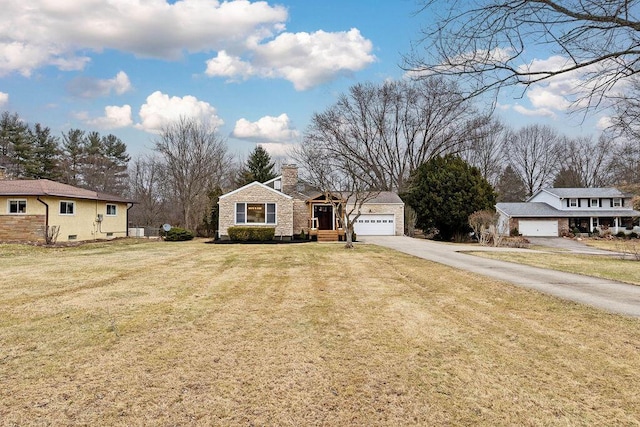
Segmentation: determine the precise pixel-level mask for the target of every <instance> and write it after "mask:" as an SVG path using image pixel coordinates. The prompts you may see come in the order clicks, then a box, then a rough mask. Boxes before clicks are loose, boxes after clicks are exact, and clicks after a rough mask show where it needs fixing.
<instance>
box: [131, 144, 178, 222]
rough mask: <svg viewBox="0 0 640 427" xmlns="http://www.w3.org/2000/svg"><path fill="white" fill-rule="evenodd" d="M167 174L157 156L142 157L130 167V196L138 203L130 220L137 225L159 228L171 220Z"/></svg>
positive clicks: (135, 160)
mask: <svg viewBox="0 0 640 427" xmlns="http://www.w3.org/2000/svg"><path fill="white" fill-rule="evenodd" d="M166 172H167V171H166V169H165V167H164V164H163V163H162V162H161V160H160V159H159V158H158V157H157V156H147V157H142V156H140V157H138V158H136V159H134V161H133V163H132V164H131V165H129V195H130V197H131V198H132V199H133V200H135V201H136V202H137V203H136V204H135V205H134V206H133V207H132V208H131V211H130V214H129V220H130V221H131V222H133V223H134V224H135V225H142V226H154V227H158V226H159V225H160V224H162V223H163V222H165V221H167V220H170V216H171V213H170V212H168V211H169V209H170V207H171V206H170V201H169V200H168V199H167V197H169V196H170V193H169V192H168V191H167V187H166V185H167V179H166ZM167 214H169V215H167ZM168 216H169V217H168Z"/></svg>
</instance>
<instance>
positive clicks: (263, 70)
mask: <svg viewBox="0 0 640 427" xmlns="http://www.w3.org/2000/svg"><path fill="white" fill-rule="evenodd" d="M417 9H418V3H417V1H416V0H322V1H312V0H278V1H271V0H267V1H249V0H237V1H226V2H225V1H216V0H181V1H175V0H170V1H167V0H29V1H24V0H3V2H2V13H1V14H0V111H9V112H10V113H17V114H18V115H19V116H20V117H21V118H22V119H23V120H25V121H26V122H28V123H30V124H34V123H41V124H43V125H45V126H48V127H50V128H51V130H52V132H53V134H54V135H61V134H62V133H64V132H66V131H67V130H69V129H72V128H79V129H84V130H87V131H94V130H95V131H98V132H100V133H101V134H109V133H111V134H114V135H116V136H117V137H119V138H120V139H122V141H123V142H125V143H126V144H127V148H128V151H129V153H130V154H132V155H133V156H134V157H135V156H137V155H144V154H147V153H150V152H151V151H152V150H153V145H154V143H153V141H154V139H156V138H157V137H158V132H159V130H160V129H161V128H162V127H163V126H164V125H166V124H167V123H168V122H170V121H172V120H176V119H177V118H179V117H194V118H196V119H198V120H202V121H203V122H206V123H209V124H211V125H213V126H216V127H217V129H218V132H219V134H220V136H222V137H223V138H225V139H226V140H227V145H228V147H229V151H230V152H231V153H232V154H236V155H238V156H240V157H242V156H245V157H246V155H247V153H248V152H249V151H250V150H252V149H253V148H254V147H255V145H256V144H261V145H263V147H265V148H266V149H267V150H268V151H269V152H270V153H271V154H272V156H280V155H282V154H283V153H286V151H287V149H288V148H289V147H291V145H292V144H297V143H300V142H301V140H302V135H303V133H304V131H305V128H306V127H307V126H308V125H309V122H310V118H311V116H312V115H313V113H314V112H321V111H324V110H325V109H326V108H328V107H329V106H330V105H332V104H333V103H335V102H336V100H337V97H338V96H339V95H340V94H342V93H346V92H347V91H348V89H349V87H350V86H352V85H354V84H357V83H361V82H377V83H380V82H383V81H385V80H387V79H402V78H405V75H406V73H405V71H404V70H403V69H402V67H401V66H402V63H403V55H406V54H408V53H409V52H410V50H411V46H412V44H415V42H416V41H417V40H418V39H419V38H420V29H421V27H423V26H424V25H425V24H426V23H428V21H429V19H430V17H429V16H426V15H424V14H415V12H416V10H417ZM529 54H530V58H531V60H532V61H536V62H535V63H537V64H539V65H541V66H542V65H544V64H547V63H550V62H551V63H553V62H554V61H559V60H561V58H558V57H555V56H553V55H550V54H548V53H544V52H535V51H533V50H532V51H530V52H529ZM576 79H578V80H579V76H575V75H574V76H565V77H563V78H561V79H557V80H554V81H551V82H547V83H545V84H541V85H538V86H536V87H533V88H532V89H531V90H529V91H528V92H526V93H525V94H522V92H521V91H514V92H511V93H506V94H505V93H503V94H502V95H501V97H500V99H499V100H498V104H497V109H496V112H497V114H499V115H500V116H501V118H502V119H503V120H504V121H505V122H506V123H508V124H510V125H511V126H513V127H516V128H517V127H519V126H523V125H526V124H531V123H541V124H548V125H550V126H552V127H554V128H556V129H557V130H559V131H561V132H564V133H567V134H570V135H591V134H594V135H595V134H597V132H598V131H599V129H601V128H602V127H603V126H604V125H605V124H606V122H607V117H606V116H593V117H588V118H586V119H585V118H584V117H576V116H575V115H573V116H567V114H566V111H567V109H568V105H567V102H566V101H565V100H564V98H563V96H564V95H565V94H566V93H567V91H568V90H569V89H570V88H571V86H574V85H575V84H576ZM479 102H482V100H480V101H479ZM487 102H488V101H487Z"/></svg>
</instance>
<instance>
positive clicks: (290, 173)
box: [280, 165, 298, 195]
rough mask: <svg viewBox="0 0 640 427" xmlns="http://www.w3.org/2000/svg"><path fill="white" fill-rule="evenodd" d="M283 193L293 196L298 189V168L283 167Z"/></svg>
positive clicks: (293, 166) (291, 166)
mask: <svg viewBox="0 0 640 427" xmlns="http://www.w3.org/2000/svg"><path fill="white" fill-rule="evenodd" d="M280 170H281V172H282V192H283V193H284V194H288V195H291V194H293V193H294V192H295V191H296V190H297V188H298V166H296V165H282V168H281V169H280Z"/></svg>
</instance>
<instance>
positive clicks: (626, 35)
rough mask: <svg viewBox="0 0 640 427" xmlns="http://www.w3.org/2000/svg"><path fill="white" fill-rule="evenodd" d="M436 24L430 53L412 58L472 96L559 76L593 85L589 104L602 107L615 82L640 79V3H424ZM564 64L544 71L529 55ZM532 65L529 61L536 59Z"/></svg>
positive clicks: (427, 31) (426, 37) (426, 40)
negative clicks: (549, 56)
mask: <svg viewBox="0 0 640 427" xmlns="http://www.w3.org/2000/svg"><path fill="white" fill-rule="evenodd" d="M421 10H422V12H424V13H426V14H429V17H430V22H433V23H434V24H433V25H431V26H428V27H426V28H424V30H423V39H422V43H423V44H424V47H425V49H424V52H422V51H420V52H414V54H413V55H411V56H409V57H408V58H407V64H408V67H409V68H411V69H414V70H416V71H421V72H429V73H433V72H436V73H440V74H444V75H454V76H458V77H461V78H463V79H465V81H466V83H467V84H469V89H470V91H471V94H472V95H477V94H480V93H483V92H486V91H488V90H492V89H500V88H503V87H506V86H522V87H525V88H526V87H528V86H530V85H531V84H533V83H536V82H540V81H543V80H547V79H549V78H551V77H553V76H557V75H561V74H566V73H571V72H576V71H578V72H580V73H582V75H583V76H585V77H586V78H587V80H588V81H587V83H586V84H585V87H584V89H586V95H585V97H584V99H583V101H586V103H585V105H586V106H587V107H588V106H594V105H597V104H598V103H599V102H600V100H601V98H602V96H604V95H605V94H606V93H607V91H608V90H610V89H611V88H612V87H613V86H614V85H616V83H618V82H620V81H622V80H625V79H628V78H629V77H630V76H634V75H635V74H637V73H638V71H639V68H638V65H639V64H640V48H639V46H640V22H639V21H638V19H637V17H638V2H637V1H634V0H631V1H629V0H609V1H584V0H566V1H553V0H528V1H527V0H518V1H512V0H475V1H469V0H452V1H449V2H446V6H444V4H443V2H442V1H438V0H424V1H423V8H422V9H421ZM532 43H535V44H536V45H537V46H538V48H539V49H540V50H545V51H547V52H550V53H553V54H555V55H558V56H559V57H561V58H562V59H563V61H559V62H557V63H556V65H555V66H553V65H545V66H544V67H543V68H541V67H538V66H536V64H534V63H532V62H528V59H527V56H526V53H527V52H526V50H527V49H530V48H531V44H532ZM529 61H530V59H529Z"/></svg>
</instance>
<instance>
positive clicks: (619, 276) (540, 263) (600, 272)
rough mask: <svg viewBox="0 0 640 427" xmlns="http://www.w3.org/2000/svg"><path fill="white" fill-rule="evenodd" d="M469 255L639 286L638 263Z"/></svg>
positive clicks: (548, 255) (558, 254)
mask: <svg viewBox="0 0 640 427" xmlns="http://www.w3.org/2000/svg"><path fill="white" fill-rule="evenodd" d="M468 253H469V254H472V255H476V256H480V257H485V258H492V259H499V260H502V261H510V262H515V263H519V264H525V265H531V266H533V267H542V268H550V269H552V270H558V271H564V272H568V273H577V274H583V275H585V276H592V277H600V278H602V279H609V280H616V281H619V282H624V283H629V284H632V285H640V262H638V261H635V260H631V259H621V258H616V257H612V256H608V255H604V256H600V255H580V254H571V253H566V254H565V253H562V252H555V253H539V252H468Z"/></svg>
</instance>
